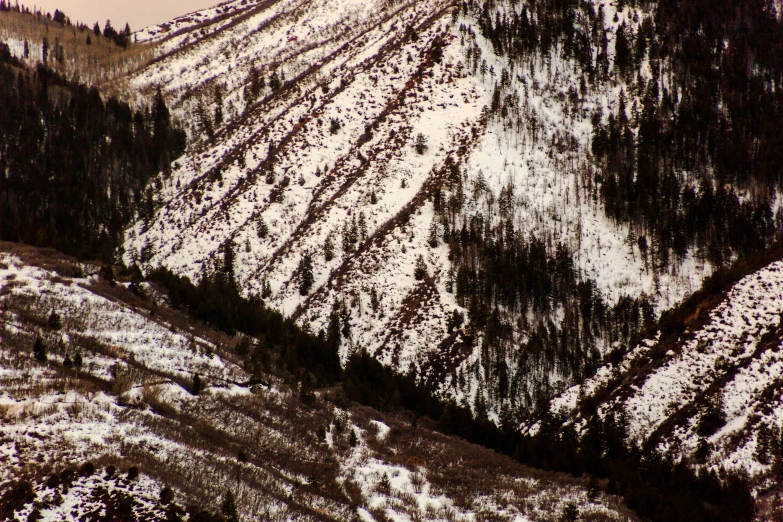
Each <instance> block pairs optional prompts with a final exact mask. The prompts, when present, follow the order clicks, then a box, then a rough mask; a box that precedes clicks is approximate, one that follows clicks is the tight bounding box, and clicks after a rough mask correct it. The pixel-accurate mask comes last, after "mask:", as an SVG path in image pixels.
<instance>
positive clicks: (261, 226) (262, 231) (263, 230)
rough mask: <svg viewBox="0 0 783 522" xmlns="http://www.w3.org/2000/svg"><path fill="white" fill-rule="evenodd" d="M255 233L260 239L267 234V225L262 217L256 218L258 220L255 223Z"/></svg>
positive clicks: (264, 237)
mask: <svg viewBox="0 0 783 522" xmlns="http://www.w3.org/2000/svg"><path fill="white" fill-rule="evenodd" d="M256 233H257V234H258V237H260V238H261V239H266V237H267V236H268V235H269V227H268V226H267V225H266V221H264V218H263V217H260V218H258V222H257V223H256Z"/></svg>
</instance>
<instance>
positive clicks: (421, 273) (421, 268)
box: [413, 255, 427, 281]
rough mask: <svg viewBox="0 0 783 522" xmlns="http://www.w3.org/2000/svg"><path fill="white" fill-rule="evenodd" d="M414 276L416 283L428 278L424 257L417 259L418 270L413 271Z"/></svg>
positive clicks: (420, 256)
mask: <svg viewBox="0 0 783 522" xmlns="http://www.w3.org/2000/svg"><path fill="white" fill-rule="evenodd" d="M413 276H414V277H415V278H416V281H421V280H423V279H424V278H425V277H427V264H426V263H425V262H424V256H422V255H419V257H417V258H416V268H414V270H413Z"/></svg>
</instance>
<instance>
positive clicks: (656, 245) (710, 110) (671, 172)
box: [463, 0, 783, 269]
mask: <svg viewBox="0 0 783 522" xmlns="http://www.w3.org/2000/svg"><path fill="white" fill-rule="evenodd" d="M463 6H464V11H465V12H466V13H473V14H475V16H476V17H477V20H478V25H479V27H480V30H481V33H482V35H483V36H484V37H486V38H488V39H489V40H490V42H491V43H492V45H493V47H494V50H495V52H496V53H497V54H499V55H502V56H506V57H508V59H509V62H510V63H515V62H517V61H519V60H521V59H523V58H525V57H528V56H529V57H531V59H541V58H543V59H545V60H548V59H552V58H553V57H554V56H556V57H557V58H559V59H562V60H566V61H572V62H573V63H574V64H576V66H577V70H578V71H579V74H580V75H581V78H580V79H579V90H578V91H577V90H576V89H574V90H573V92H571V93H570V94H569V96H570V98H571V101H572V104H573V105H574V110H577V111H582V110H584V108H580V107H579V103H580V95H584V94H585V92H586V88H587V86H595V85H598V84H606V83H607V82H609V81H612V82H615V81H616V82H619V84H620V85H622V86H623V92H622V93H621V95H620V100H619V103H618V104H617V105H616V106H615V107H614V108H613V109H612V110H611V112H610V114H602V112H601V111H600V110H598V111H596V112H593V113H592V122H593V128H594V132H593V141H592V153H593V157H594V161H595V165H594V167H595V180H594V181H595V187H596V188H597V189H598V195H599V197H600V198H601V200H602V201H603V203H604V207H605V210H606V213H607V215H608V216H609V217H610V218H612V219H614V220H616V221H618V222H623V223H628V224H630V225H631V226H632V228H633V230H634V231H635V234H636V236H637V238H638V240H639V244H638V247H639V250H640V251H641V253H643V254H644V255H645V258H646V257H647V254H648V253H649V261H650V263H651V265H652V266H653V268H654V269H666V268H667V267H668V266H670V265H671V264H677V263H679V261H680V260H681V259H682V258H683V257H684V256H685V255H686V254H687V253H688V252H690V251H693V250H695V251H696V253H697V254H698V255H699V256H700V257H701V259H705V260H708V261H710V262H711V263H712V264H714V265H716V266H721V265H723V264H725V263H726V262H727V261H729V260H730V259H732V258H733V257H735V256H736V255H738V254H747V253H749V252H752V251H755V250H758V249H763V248H765V247H767V246H769V245H770V244H771V242H772V241H773V240H774V238H775V236H776V235H777V234H779V233H780V230H781V228H782V227H781V225H783V216H781V215H780V214H778V215H773V211H772V203H773V201H774V199H775V197H776V194H777V192H778V191H779V190H780V188H781V185H782V184H783V130H782V129H781V127H780V125H779V121H780V120H781V117H782V116H783V107H782V104H783V87H781V81H780V80H781V76H782V75H783V53H782V52H781V51H780V49H781V48H783V26H782V25H781V23H780V21H779V20H778V17H777V14H776V13H777V11H776V7H775V6H774V2H772V1H769V0H752V1H749V2H748V1H744V0H733V1H730V2H721V3H710V4H709V5H705V4H703V3H702V2H697V1H681V0H665V1H661V2H657V3H655V4H653V5H649V4H648V3H646V2H639V1H636V0H633V1H625V2H619V3H618V5H617V7H618V9H620V10H621V11H622V10H623V9H625V7H626V6H627V7H630V8H637V7H643V8H647V9H649V12H650V13H651V14H650V15H649V16H646V15H644V16H643V17H642V18H641V19H640V18H639V17H638V14H637V15H634V17H633V18H632V19H629V20H626V19H624V20H622V21H620V22H619V24H617V27H616V29H614V28H613V26H614V25H615V24H616V23H617V22H618V20H617V19H614V20H610V19H609V16H608V15H607V14H606V13H605V12H604V9H603V8H602V7H598V8H597V9H596V7H595V6H594V5H593V4H592V3H591V2H585V1H583V0H543V1H537V2H530V3H528V4H526V5H524V6H520V7H519V8H518V9H515V10H511V11H508V10H506V9H503V8H502V7H501V6H500V5H498V4H497V3H496V2H494V1H489V2H484V3H483V4H481V6H480V7H479V6H478V5H476V4H474V3H473V2H469V3H465V4H463ZM628 12H633V11H625V13H626V14H627V13H628ZM612 41H614V42H613V43H614V49H613V51H614V52H612V48H611V46H610V43H612ZM471 51H473V52H472V53H471V55H470V56H469V57H468V58H471V57H472V58H474V63H473V66H474V67H477V68H478V69H480V71H481V74H482V76H484V74H485V72H486V71H485V68H486V66H485V65H484V63H483V62H482V63H479V57H478V54H479V53H478V52H476V51H475V50H474V49H471ZM469 63H470V60H469ZM645 68H648V70H649V71H650V74H651V77H648V75H646V74H642V73H641V71H642V69H645ZM512 69H513V68H512ZM503 85H504V78H503V77H502V76H501V78H500V85H499V88H496V90H495V97H494V99H493V104H492V109H502V110H504V111H505V110H507V104H505V103H503V100H502V99H501V97H500V93H501V92H502V87H503ZM630 100H633V101H630Z"/></svg>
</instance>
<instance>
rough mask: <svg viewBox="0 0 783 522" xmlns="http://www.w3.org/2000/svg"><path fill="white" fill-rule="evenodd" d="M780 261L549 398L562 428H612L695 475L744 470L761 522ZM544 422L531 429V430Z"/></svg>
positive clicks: (773, 417) (777, 384)
mask: <svg viewBox="0 0 783 522" xmlns="http://www.w3.org/2000/svg"><path fill="white" fill-rule="evenodd" d="M782 276H783V262H782V261H774V262H772V263H771V264H768V265H766V266H764V267H763V268H761V269H760V270H757V271H753V272H751V273H750V274H748V275H746V276H744V277H743V278H741V279H739V280H738V281H737V282H736V283H734V284H732V285H726V286H725V288H723V289H721V290H720V291H718V292H715V293H712V294H710V293H705V294H703V295H702V296H701V298H700V299H697V300H694V301H693V302H690V303H688V304H687V306H686V307H684V311H683V312H681V313H680V315H685V314H687V317H685V318H684V321H683V322H682V323H681V324H679V326H677V325H678V323H674V324H675V326H673V327H671V326H670V327H664V329H663V330H662V331H658V332H657V333H656V335H655V336H653V337H651V338H648V339H645V340H643V341H642V342H641V343H639V345H638V346H636V347H634V348H633V349H632V350H630V351H629V352H628V353H627V354H625V355H624V356H623V355H621V354H618V356H613V357H610V361H609V362H607V363H606V364H605V365H603V366H601V367H600V368H599V369H598V371H597V372H596V375H595V376H594V377H592V378H590V379H587V380H586V381H585V382H584V383H583V384H582V385H581V386H574V387H572V388H570V389H568V390H566V391H565V392H564V393H562V394H561V395H559V396H558V397H556V398H555V399H554V400H553V401H552V402H551V404H550V407H549V411H551V412H552V415H554V416H555V418H556V419H559V421H560V422H562V423H563V427H564V428H565V429H570V427H573V428H575V429H576V430H577V432H581V433H586V432H587V431H589V430H591V429H592V430H594V429H595V427H596V426H597V425H600V422H599V421H598V419H600V421H602V422H605V423H606V422H610V423H615V422H618V423H619V426H620V427H621V432H622V434H623V437H626V440H627V443H628V444H634V445H638V446H646V447H650V448H655V449H657V450H658V451H660V452H661V453H663V454H668V455H671V456H672V458H674V459H682V460H684V461H686V462H689V463H690V464H692V465H694V466H695V467H697V468H700V469H701V468H703V469H711V470H714V471H720V470H741V471H743V472H744V473H747V474H748V475H749V476H750V477H751V478H752V479H753V482H754V484H755V488H756V491H757V493H758V494H759V499H760V500H762V501H763V502H762V503H761V504H760V506H762V507H763V510H762V511H761V516H762V519H763V517H765V516H772V514H771V513H770V512H768V511H766V509H768V508H770V507H772V508H777V506H776V505H774V504H772V503H770V504H769V505H767V504H766V500H768V499H772V498H774V497H775V495H776V494H779V488H780V485H779V478H780V465H781V462H783V455H782V454H781V431H780V426H781V424H782V422H781V421H783V418H781V415H782V413H781V407H782V406H781V404H783V400H782V399H783V395H781V394H783V388H782V387H781V386H782V384H783V383H782V382H781V375H783V374H782V373H781V346H782V345H783V338H782V337H781V333H782V332H781V325H782V324H783V299H781V295H783V286H781V285H782V284H783V279H782ZM540 429H541V423H540V422H536V423H534V424H532V425H530V426H529V428H528V430H529V432H530V433H536V432H538V431H539V430H540Z"/></svg>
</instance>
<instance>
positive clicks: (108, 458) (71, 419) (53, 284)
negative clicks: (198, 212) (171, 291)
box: [0, 244, 632, 521]
mask: <svg viewBox="0 0 783 522" xmlns="http://www.w3.org/2000/svg"><path fill="white" fill-rule="evenodd" d="M9 250H10V251H11V252H12V253H9ZM95 268H96V267H93V266H91V265H77V264H75V263H73V262H71V261H68V260H66V259H62V258H60V257H58V256H57V255H54V254H52V253H51V252H41V251H36V250H33V249H30V248H19V247H13V246H10V245H8V244H4V246H3V252H2V253H1V254H0V310H2V329H1V330H0V390H1V391H0V419H2V422H1V423H0V498H3V499H5V500H4V501H3V502H4V504H3V505H2V506H0V508H1V509H9V506H12V507H11V508H10V509H11V510H12V511H11V512H10V516H11V518H10V519H11V520H27V519H28V516H29V515H30V514H31V513H32V512H33V511H35V512H36V513H38V514H40V515H41V516H42V517H43V518H42V520H82V519H83V518H82V517H86V518H84V519H89V520H92V518H90V517H97V516H102V515H100V514H101V513H104V514H106V513H115V516H121V515H122V513H125V515H126V516H128V513H131V514H132V516H133V517H136V519H143V520H165V519H166V518H165V517H166V516H167V515H166V510H167V509H168V507H167V505H164V504H162V503H161V501H160V491H161V489H162V488H163V486H164V485H170V486H171V487H173V489H174V492H175V501H176V502H178V503H179V504H181V505H188V504H192V503H197V504H199V505H200V506H201V507H202V508H207V509H211V510H214V511H219V509H220V506H221V503H222V500H223V498H224V495H225V494H226V492H227V491H231V492H233V494H234V495H235V496H236V499H237V505H238V507H239V512H240V513H241V514H242V516H243V517H245V518H244V519H247V520H255V519H261V520H352V519H354V518H355V517H359V518H360V519H361V520H385V519H388V518H390V519H392V520H442V519H449V520H483V519H485V518H486V517H487V516H490V515H491V516H493V517H495V518H498V519H502V520H516V521H526V520H539V519H541V517H542V516H546V517H551V516H559V513H561V512H562V511H563V510H564V509H565V508H566V506H567V505H569V504H574V505H577V506H578V508H579V510H580V511H581V512H582V513H583V514H584V515H585V516H588V517H596V518H595V519H601V520H628V519H629V518H626V517H628V514H627V513H626V511H625V510H624V509H623V508H622V507H621V506H620V505H619V504H618V502H617V501H616V499H615V498H613V497H611V496H600V497H598V498H596V499H594V500H590V499H588V496H587V493H586V490H585V487H584V483H583V482H584V481H580V480H575V479H567V478H565V477H563V476H559V475H554V474H547V473H542V472H534V471H531V470H528V469H526V468H524V467H521V466H519V465H518V464H516V463H514V462H513V461H512V460H510V459H508V458H505V457H501V456H499V455H497V454H495V453H493V452H491V451H488V450H484V449H481V448H478V447H476V446H472V445H470V444H467V443H464V442H460V441H456V440H453V439H450V438H448V437H446V436H443V435H439V434H436V433H434V432H431V431H429V430H427V429H423V428H418V429H417V428H412V427H411V426H410V425H409V423H408V422H406V421H404V420H402V419H396V418H382V417H381V416H379V415H378V414H377V413H375V412H373V411H372V410H368V409H366V408H351V409H341V408H337V407H336V406H335V405H334V404H332V403H330V402H325V401H324V400H323V398H321V397H319V398H317V399H316V401H315V403H313V404H311V405H309V406H307V405H305V404H302V403H301V402H300V401H299V399H298V393H297V392H296V390H295V389H293V390H292V389H291V388H290V387H288V386H287V385H286V384H285V383H283V382H282V381H280V379H279V378H277V377H275V376H273V375H269V376H268V377H267V378H266V384H256V385H254V386H252V387H248V386H246V385H245V384H243V383H244V382H245V381H246V380H247V378H248V376H247V374H246V373H245V372H244V370H242V369H241V368H240V367H239V366H237V364H236V363H235V362H234V355H233V353H234V351H233V346H234V344H236V339H230V338H227V337H225V336H224V335H221V334H218V333H215V332H213V331H211V330H208V329H205V328H204V327H202V326H200V325H198V324H195V323H192V322H190V321H189V320H188V319H187V318H185V317H183V316H181V315H180V314H179V313H177V312H174V311H171V310H169V309H168V308H167V307H166V306H165V297H164V296H163V295H161V294H159V293H157V292H156V291H155V289H153V288H151V287H145V288H144V289H143V293H144V294H146V297H144V296H139V295H136V294H133V293H132V292H130V291H128V290H126V289H125V287H124V286H125V285H124V284H123V283H120V284H118V285H116V286H112V285H110V284H109V283H108V282H107V281H103V280H102V279H101V278H99V277H98V276H96V275H86V276H85V275H83V272H86V273H87V274H89V273H91V272H92V271H94V270H95ZM52 312H54V314H53V313H52ZM41 346H43V347H44V348H43V350H42V349H41ZM42 353H45V357H44V356H43V355H42ZM36 355H37V357H36ZM195 374H198V375H199V376H200V378H201V381H202V390H201V391H200V393H199V394H197V395H194V394H193V393H192V392H193V386H194V383H193V376H194V375H195ZM87 463H90V464H89V465H87ZM133 467H136V468H138V470H139V471H140V472H141V475H140V476H139V477H137V478H134V475H133V473H132V470H131V468H133ZM110 468H111V469H110ZM460 469H463V470H464V473H468V474H469V475H470V476H471V480H470V481H467V482H466V481H465V480H464V479H465V476H464V473H463V472H461V471H459V470H460ZM69 470H72V471H69ZM129 470H131V474H130V475H128V471H129ZM52 475H57V477H55V478H52ZM22 480H26V481H27V482H29V484H30V488H29V489H28V490H25V489H24V487H22V486H23V484H22V482H21V481H22ZM13 488H16V489H13ZM13 499H16V500H14V501H13V502H16V501H18V500H19V499H22V500H21V501H20V502H21V503H18V502H17V503H16V504H14V503H13V502H12V500H13ZM123 510H125V511H123ZM4 513H5V512H4ZM385 517H388V518H385ZM631 519H632V518H631Z"/></svg>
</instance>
